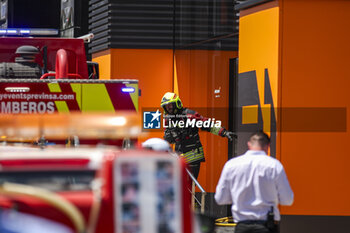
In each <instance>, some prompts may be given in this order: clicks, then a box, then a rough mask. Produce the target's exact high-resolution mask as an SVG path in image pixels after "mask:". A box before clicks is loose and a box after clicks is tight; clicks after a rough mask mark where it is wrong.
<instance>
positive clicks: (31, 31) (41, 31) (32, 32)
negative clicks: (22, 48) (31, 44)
mask: <svg viewBox="0 0 350 233" xmlns="http://www.w3.org/2000/svg"><path fill="white" fill-rule="evenodd" d="M55 35H58V30H57V29H49V28H7V29H0V36H55Z"/></svg>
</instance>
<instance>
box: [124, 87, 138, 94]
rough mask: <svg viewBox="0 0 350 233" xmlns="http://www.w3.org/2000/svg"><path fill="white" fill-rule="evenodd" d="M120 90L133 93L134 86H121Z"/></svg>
mask: <svg viewBox="0 0 350 233" xmlns="http://www.w3.org/2000/svg"><path fill="white" fill-rule="evenodd" d="M122 92H124V93H134V92H135V88H133V87H123V88H122Z"/></svg>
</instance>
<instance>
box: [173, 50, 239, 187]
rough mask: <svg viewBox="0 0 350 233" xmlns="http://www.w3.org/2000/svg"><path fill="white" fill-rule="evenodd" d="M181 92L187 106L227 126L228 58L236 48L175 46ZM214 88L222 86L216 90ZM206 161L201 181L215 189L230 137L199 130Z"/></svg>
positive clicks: (202, 183) (232, 55) (200, 177)
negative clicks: (199, 48) (177, 47)
mask: <svg viewBox="0 0 350 233" xmlns="http://www.w3.org/2000/svg"><path fill="white" fill-rule="evenodd" d="M175 57H176V69H177V78H178V87H179V95H180V98H181V100H182V101H183V104H184V106H185V107H188V108H190V109H194V110H197V111H198V112H199V113H200V114H201V115H203V116H206V117H214V118H215V119H217V120H221V121H222V126H224V127H225V128H227V126H228V103H229V102H228V101H229V98H228V97H229V59H230V58H235V57H237V52H233V51H208V50H176V52H175ZM214 90H220V93H219V94H215V93H214ZM200 138H201V142H202V144H203V147H204V153H205V158H206V162H205V163H202V165H201V170H200V175H199V182H200V184H201V185H202V186H203V187H204V189H205V190H206V191H207V192H215V187H216V184H217V181H218V179H219V177H220V174H221V170H222V167H223V165H224V163H225V162H226V161H227V158H228V154H227V139H226V138H222V137H219V136H216V135H212V134H210V133H208V132H205V131H203V132H200Z"/></svg>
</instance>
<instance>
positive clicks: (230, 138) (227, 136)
mask: <svg viewBox="0 0 350 233" xmlns="http://www.w3.org/2000/svg"><path fill="white" fill-rule="evenodd" d="M222 136H223V137H226V138H228V140H230V141H232V139H233V138H237V135H236V134H235V133H234V132H230V131H225V132H224V133H223V134H222Z"/></svg>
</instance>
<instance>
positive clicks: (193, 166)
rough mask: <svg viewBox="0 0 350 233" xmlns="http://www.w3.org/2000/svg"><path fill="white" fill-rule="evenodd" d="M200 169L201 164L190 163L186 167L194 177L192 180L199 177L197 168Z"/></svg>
mask: <svg viewBox="0 0 350 233" xmlns="http://www.w3.org/2000/svg"><path fill="white" fill-rule="evenodd" d="M200 167H201V163H192V164H189V165H188V168H189V170H190V172H191V173H192V175H193V176H194V178H196V180H197V178H198V175H199V168H200Z"/></svg>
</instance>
